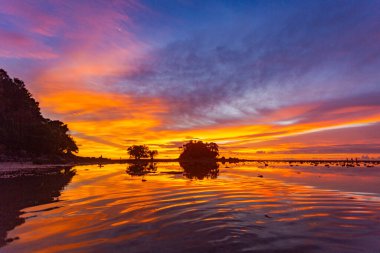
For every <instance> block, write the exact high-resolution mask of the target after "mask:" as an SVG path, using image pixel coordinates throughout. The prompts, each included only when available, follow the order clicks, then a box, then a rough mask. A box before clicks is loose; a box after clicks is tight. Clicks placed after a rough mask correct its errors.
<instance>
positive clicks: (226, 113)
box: [0, 0, 380, 159]
mask: <svg viewBox="0 0 380 253" xmlns="http://www.w3.org/2000/svg"><path fill="white" fill-rule="evenodd" d="M0 38H1V39H0V68H3V69H5V70H6V71H7V72H8V74H9V75H10V76H12V77H18V78H20V79H22V80H24V81H25V82H26V85H27V88H28V89H29V90H30V91H31V93H32V94H33V95H34V97H35V98H36V99H37V100H38V101H39V102H40V107H41V109H42V112H43V114H44V116H46V117H49V118H52V119H59V120H62V121H64V122H65V123H67V124H68V125H69V128H70V129H71V134H72V135H73V136H74V138H75V140H76V142H77V143H78V146H79V148H80V152H79V155H83V156H100V155H103V156H106V157H111V158H119V157H123V158H126V157H127V154H126V147H128V146H129V145H132V144H147V145H149V146H150V147H151V148H153V149H157V150H158V151H159V153H160V154H159V157H160V158H166V157H177V156H178V153H179V150H178V147H179V146H180V145H181V144H182V143H183V142H184V141H187V140H189V139H202V140H204V141H214V142H216V143H218V144H219V145H220V147H221V152H222V155H225V156H238V157H240V158H258V159H261V158H265V159H266V158H320V159H323V158H346V157H349V158H351V157H362V156H364V157H366V156H369V157H375V158H379V157H380V1H349V0H346V1H187V0H182V1H161V0H157V1H96V0H92V1H76V0H72V1H68V0H66V1H53V0H52V1H49V0H45V1H38V0H33V1H27V0H20V1H16V0H12V1H10V0H0Z"/></svg>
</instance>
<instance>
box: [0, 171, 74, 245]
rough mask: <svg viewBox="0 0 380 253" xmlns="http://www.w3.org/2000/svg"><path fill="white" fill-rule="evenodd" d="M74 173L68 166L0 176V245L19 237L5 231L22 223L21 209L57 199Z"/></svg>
mask: <svg viewBox="0 0 380 253" xmlns="http://www.w3.org/2000/svg"><path fill="white" fill-rule="evenodd" d="M74 175H75V170H72V168H71V167H66V168H57V169H49V170H48V171H46V170H45V171H33V172H31V171H29V172H19V173H18V174H17V175H15V174H14V173H13V174H3V175H0V193H1V194H0V203H1V204H0V247H2V246H4V245H6V244H7V243H9V242H11V241H13V240H14V239H18V238H17V237H16V238H7V232H8V231H10V230H12V229H14V228H15V227H16V226H19V225H21V224H23V223H24V222H25V218H22V217H20V216H21V215H22V214H23V211H22V209H24V208H26V207H31V206H37V205H42V204H47V203H52V202H55V201H58V199H57V198H58V197H59V196H60V194H61V191H62V190H63V188H64V187H65V186H66V185H67V184H68V183H69V182H70V181H71V179H72V178H73V176H74Z"/></svg>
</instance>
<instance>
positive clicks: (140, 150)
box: [127, 145, 149, 160]
mask: <svg viewBox="0 0 380 253" xmlns="http://www.w3.org/2000/svg"><path fill="white" fill-rule="evenodd" d="M127 152H128V154H129V156H130V157H133V158H134V159H136V160H140V159H141V158H148V157H149V148H148V146H146V145H133V146H130V147H128V149H127Z"/></svg>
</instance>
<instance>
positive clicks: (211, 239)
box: [4, 166, 380, 252]
mask: <svg viewBox="0 0 380 253" xmlns="http://www.w3.org/2000/svg"><path fill="white" fill-rule="evenodd" d="M106 167H107V166H106ZM77 170H78V175H77V176H75V177H74V178H73V179H72V182H71V183H70V184H69V186H68V187H66V189H65V190H63V192H62V194H61V196H60V201H59V202H57V203H49V204H43V205H39V206H36V207H31V208H27V209H24V212H25V214H24V216H31V215H32V214H33V215H37V217H32V218H30V219H28V221H27V222H25V224H23V225H22V226H19V227H17V228H16V229H15V230H13V231H12V232H11V233H10V234H11V235H12V236H13V235H14V236H19V237H20V240H17V241H15V242H13V243H11V244H9V245H8V246H6V247H5V248H4V249H7V250H8V251H9V252H23V251H24V252H26V250H25V249H28V251H29V252H33V251H39V250H41V251H42V252H44V251H45V252H55V251H73V250H74V251H80V252H81V251H91V252H110V251H123V250H128V252H249V251H254V252H278V251H280V252H363V247H364V246H363V245H365V247H366V248H365V249H364V250H366V252H380V245H379V244H378V238H380V237H379V236H380V202H379V198H378V196H374V195H362V194H359V195H358V194H355V193H345V192H339V191H329V190H322V189H318V188H312V187H307V186H303V185H299V184H289V183H286V182H285V181H281V180H278V179H270V178H257V177H249V176H242V175H238V176H237V175H229V177H227V176H226V177H221V178H218V179H215V180H203V181H197V180H193V181H191V180H183V179H181V180H178V179H177V178H176V177H177V176H178V175H175V176H176V177H173V175H171V174H163V173H161V174H159V173H158V174H156V175H152V176H149V175H148V176H146V177H147V178H148V181H147V182H141V180H135V178H132V177H129V176H127V175H126V174H125V173H123V172H122V170H121V169H118V168H117V167H114V170H113V171H111V172H108V171H107V170H98V171H96V172H91V171H89V172H87V171H84V170H83V169H82V170H81V168H80V167H78V168H77ZM86 182H87V183H86ZM91 186H92V187H91ZM36 234H38V236H36Z"/></svg>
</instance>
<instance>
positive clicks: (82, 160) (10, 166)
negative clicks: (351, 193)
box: [0, 157, 380, 171]
mask: <svg viewBox="0 0 380 253" xmlns="http://www.w3.org/2000/svg"><path fill="white" fill-rule="evenodd" d="M77 158H78V159H77V160H76V161H67V162H65V163H54V162H51V163H49V162H47V163H34V162H33V161H0V171H4V170H5V171H8V170H9V171H12V170H17V169H38V168H49V167H65V166H80V165H107V164H130V163H151V162H153V163H171V162H180V160H179V159H153V160H152V159H140V160H135V159H108V158H91V157H90V158H88V157H77ZM213 161H215V162H220V163H223V162H224V163H244V162H256V163H264V164H266V163H289V164H292V163H294V164H297V163H298V164H300V163H301V164H303V163H306V164H314V165H315V164H330V163H355V164H356V163H367V164H380V160H350V159H349V160H347V159H334V160H322V159H294V160H293V159H236V158H235V159H231V160H229V159H224V160H223V159H216V160H213ZM182 162H185V163H202V162H207V161H206V160H184V161H182ZM208 162H210V161H208Z"/></svg>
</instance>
